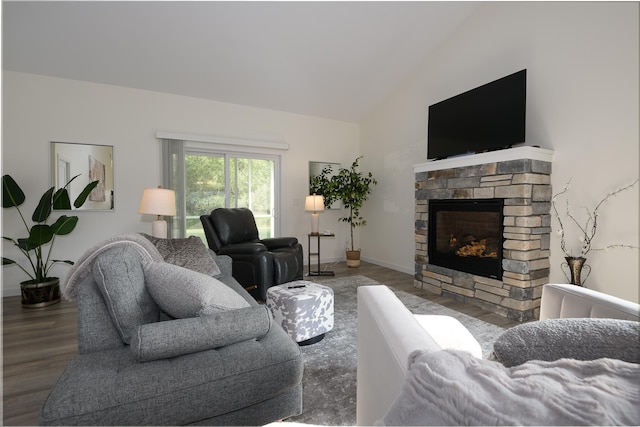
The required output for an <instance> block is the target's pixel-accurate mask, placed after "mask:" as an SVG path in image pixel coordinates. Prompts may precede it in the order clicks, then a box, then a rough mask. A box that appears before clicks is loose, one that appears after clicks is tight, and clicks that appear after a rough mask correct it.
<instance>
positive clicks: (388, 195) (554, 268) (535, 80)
mask: <svg viewBox="0 0 640 427" xmlns="http://www.w3.org/2000/svg"><path fill="white" fill-rule="evenodd" d="M638 16H639V11H638V3H635V2H633V3H632V2H621V3H616V2H568V3H559V2H558V3H556V2H532V3H528V2H495V3H488V4H486V5H483V6H482V7H481V8H480V9H479V10H478V12H477V13H476V14H474V15H472V16H471V17H470V18H469V19H468V20H467V21H466V22H464V23H463V24H462V27H461V28H460V29H459V30H458V31H457V32H456V33H455V34H454V35H453V36H452V37H451V38H450V39H449V40H448V41H447V43H445V44H444V45H442V46H441V48H440V49H439V50H438V51H437V52H436V53H435V54H434V55H432V56H431V57H430V58H428V61H427V62H425V63H424V64H423V65H422V66H421V67H420V68H419V69H418V70H417V71H416V72H415V73H414V74H413V75H412V76H410V78H408V79H407V80H406V81H405V82H404V84H403V85H401V86H400V87H399V88H398V89H397V90H396V91H394V92H393V93H392V94H391V95H390V96H389V97H388V99H387V100H386V101H385V102H384V103H383V104H382V105H380V106H379V108H377V110H376V112H375V113H374V114H372V115H371V116H370V117H369V118H368V119H367V120H366V122H364V123H362V127H361V135H362V136H361V139H362V141H361V145H362V154H364V156H365V158H364V161H363V165H364V166H365V167H368V168H370V169H371V170H372V171H373V172H374V175H375V176H376V177H378V178H379V181H380V184H379V185H378V188H377V189H376V191H375V192H374V193H373V195H372V198H371V200H370V201H369V202H367V205H365V210H364V214H365V217H366V218H367V219H368V226H367V228H366V230H363V232H362V245H363V247H364V248H365V249H366V252H365V253H364V254H363V255H364V256H365V257H366V258H367V259H369V260H372V261H375V262H380V263H383V264H386V265H389V266H393V267H395V268H397V269H399V270H404V271H409V272H412V271H413V269H414V263H413V257H414V228H413V222H414V213H413V211H414V189H413V188H414V175H413V169H412V166H413V165H414V164H416V163H421V162H424V161H425V160H426V120H427V108H428V106H429V105H431V104H433V103H435V102H438V101H441V100H443V99H446V98H448V97H450V96H454V95H456V94H458V93H461V92H464V91H466V90H468V89H471V88H474V87H476V86H479V85H481V84H484V83H488V82H489V81H492V80H495V79H496V78H499V77H502V76H505V75H507V74H510V73H512V72H515V71H518V70H521V69H523V68H526V69H527V70H528V75H527V77H528V100H527V135H526V137H527V143H528V144H529V145H540V146H542V147H544V148H550V149H553V150H554V151H555V157H554V162H553V174H552V185H553V188H554V190H555V191H559V190H560V189H561V188H562V187H563V186H564V184H565V183H566V182H567V181H568V180H569V179H570V178H572V188H571V190H570V201H571V205H572V207H573V208H574V209H578V210H579V209H580V206H589V207H591V208H593V207H595V205H596V204H597V203H598V202H599V201H600V200H601V199H602V198H603V197H604V196H605V195H606V194H607V193H609V192H611V191H613V190H615V189H617V188H619V187H621V186H623V185H625V184H627V183H630V182H632V181H633V180H634V179H635V178H637V177H638V159H639V152H638V141H639V135H638V127H639V119H638V117H639V109H638V103H639V96H638V91H639V87H638V79H639V77H638V76H639V69H638V63H639V54H638V52H639V42H638V39H639V29H638ZM638 190H639V186H638V185H636V186H635V187H634V188H633V189H632V190H630V191H626V192H624V193H621V194H620V195H618V196H617V197H616V198H614V199H611V200H609V201H608V202H607V203H606V204H605V205H604V206H603V207H602V208H601V209H600V217H599V223H598V231H597V237H596V239H595V244H594V246H596V247H598V246H599V247H604V246H607V245H609V244H628V245H634V246H638V222H639V213H638V206H639V200H638V192H639V191H638ZM556 224H557V223H556V222H555V221H554V223H553V225H554V229H556V228H557V227H555V226H556ZM568 241H569V242H571V243H573V245H574V246H575V248H576V249H577V248H578V247H579V246H578V245H579V243H578V242H577V237H576V236H575V235H574V236H573V238H571V237H569V240H568ZM638 256H639V253H638V250H637V249H613V250H610V251H606V252H604V251H592V252H590V253H589V254H588V262H587V263H588V264H590V265H591V267H592V269H593V272H592V273H591V277H590V278H589V280H588V281H587V287H589V288H593V289H597V290H600V291H603V292H607V293H609V294H612V295H616V296H618V297H622V298H625V299H628V300H631V301H638V294H639V287H638V269H639V267H638ZM562 262H563V254H562V251H561V250H560V244H559V238H558V236H557V235H556V234H555V233H554V234H553V235H552V242H551V281H555V282H564V281H566V279H565V278H564V275H563V273H562V271H561V269H560V264H561V263H562Z"/></svg>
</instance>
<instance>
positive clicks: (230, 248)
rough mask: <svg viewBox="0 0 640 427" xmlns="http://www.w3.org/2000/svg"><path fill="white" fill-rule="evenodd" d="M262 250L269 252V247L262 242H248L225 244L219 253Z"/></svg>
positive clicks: (251, 252)
mask: <svg viewBox="0 0 640 427" xmlns="http://www.w3.org/2000/svg"><path fill="white" fill-rule="evenodd" d="M260 252H267V247H266V246H265V245H263V244H262V243H258V242H247V243H234V244H231V245H225V246H223V247H222V248H220V250H219V251H218V255H233V254H256V253H260Z"/></svg>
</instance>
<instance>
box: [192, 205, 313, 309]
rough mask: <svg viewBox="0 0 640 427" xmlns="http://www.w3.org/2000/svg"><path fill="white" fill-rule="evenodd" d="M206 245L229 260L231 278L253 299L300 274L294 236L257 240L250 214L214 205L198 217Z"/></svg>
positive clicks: (299, 253) (300, 260) (299, 247)
mask: <svg viewBox="0 0 640 427" xmlns="http://www.w3.org/2000/svg"><path fill="white" fill-rule="evenodd" d="M200 221H201V222H202V227H203V228H204V233H205V236H206V237H207V243H208V245H209V248H210V249H212V250H213V251H214V252H215V253H216V254H218V255H228V256H230V257H231V259H233V277H234V278H235V279H236V280H237V281H238V282H240V284H241V285H242V286H244V287H245V289H247V290H248V291H249V293H250V294H251V295H253V297H254V298H256V299H257V300H261V301H264V300H266V298H267V289H268V288H269V287H271V286H273V285H280V284H282V283H287V282H291V281H293V280H300V279H302V277H303V271H304V266H303V254H302V245H301V244H300V243H298V239H296V238H295V237H275V238H268V239H260V237H259V235H258V227H257V226H256V221H255V218H254V217H253V213H252V212H251V211H250V210H249V209H246V208H231V209H227V208H218V209H215V210H214V211H213V212H211V214H210V215H202V216H201V217H200Z"/></svg>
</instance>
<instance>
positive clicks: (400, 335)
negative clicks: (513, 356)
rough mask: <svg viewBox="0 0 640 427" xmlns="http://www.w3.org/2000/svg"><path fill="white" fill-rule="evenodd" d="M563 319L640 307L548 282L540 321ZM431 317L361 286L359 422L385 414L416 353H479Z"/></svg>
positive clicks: (638, 311) (381, 290)
mask: <svg viewBox="0 0 640 427" xmlns="http://www.w3.org/2000/svg"><path fill="white" fill-rule="evenodd" d="M562 317H600V318H604V317H608V318H616V319H626V320H636V321H638V320H640V305H638V304H635V303H632V302H629V301H625V300H623V299H620V298H616V297H613V296H610V295H606V294H603V293H601V292H597V291H593V290H590V289H585V288H582V287H577V286H574V285H567V284H548V285H545V286H544V288H543V292H542V301H541V308H540V319H541V320H545V319H553V318H562ZM426 320H427V321H426V322H425V318H424V317H423V316H414V315H413V314H412V313H411V312H410V311H409V310H408V309H407V308H406V307H405V306H404V305H403V304H402V302H400V300H399V299H398V298H397V297H396V296H395V294H394V293H393V292H392V291H391V290H390V289H389V288H387V287H386V286H362V287H359V288H358V370H357V415H356V424H357V425H372V424H374V423H375V422H376V421H377V420H379V419H381V418H382V417H383V416H384V414H385V413H386V411H387V409H388V408H389V406H390V405H391V404H392V403H393V402H394V400H395V398H396V397H397V396H398V394H399V393H400V390H401V387H402V385H403V383H404V382H405V378H406V375H407V367H408V365H409V356H410V355H411V354H412V352H414V351H416V350H427V351H437V350H440V349H442V348H451V347H452V346H453V347H454V348H455V347H456V346H457V345H459V344H460V343H461V344H460V347H459V348H462V349H468V351H470V352H471V353H472V354H473V348H474V347H475V346H474V344H473V339H472V340H469V339H468V337H465V336H463V337H462V340H461V341H460V342H455V340H454V342H453V344H451V342H450V338H451V335H452V334H451V333H450V334H449V337H448V338H449V341H448V340H446V339H445V340H443V337H442V336H441V334H436V335H440V336H434V334H433V328H432V327H431V326H430V325H429V322H428V319H426ZM425 323H426V324H427V325H426V326H427V327H426V328H425ZM453 328H454V329H455V331H454V332H455V333H456V334H457V333H460V332H461V331H462V335H464V331H466V329H464V328H462V330H461V329H459V327H456V326H455V324H454V325H453ZM428 329H430V330H431V331H432V333H429V332H428ZM467 333H468V331H467ZM445 338H446V334H445Z"/></svg>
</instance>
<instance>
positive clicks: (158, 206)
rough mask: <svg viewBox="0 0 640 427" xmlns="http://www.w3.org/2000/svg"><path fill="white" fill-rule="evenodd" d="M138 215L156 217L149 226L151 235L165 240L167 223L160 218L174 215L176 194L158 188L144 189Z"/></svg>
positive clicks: (160, 187)
mask: <svg viewBox="0 0 640 427" xmlns="http://www.w3.org/2000/svg"><path fill="white" fill-rule="evenodd" d="M138 213H139V214H146V215H157V216H158V218H157V219H156V220H155V221H153V223H152V224H151V235H152V236H153V237H158V238H161V239H166V238H167V221H165V220H164V219H162V218H161V216H175V215H176V193H175V191H173V190H167V189H164V188H162V186H158V188H145V189H144V191H143V192H142V200H140V206H139V207H138Z"/></svg>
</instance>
